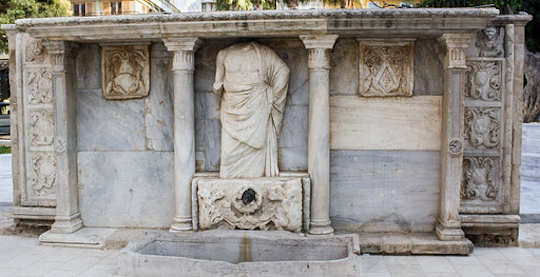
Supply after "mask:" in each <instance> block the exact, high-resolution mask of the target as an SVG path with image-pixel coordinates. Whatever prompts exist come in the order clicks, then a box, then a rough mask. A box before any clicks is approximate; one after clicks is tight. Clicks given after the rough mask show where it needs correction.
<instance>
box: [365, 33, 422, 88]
mask: <svg viewBox="0 0 540 277" xmlns="http://www.w3.org/2000/svg"><path fill="white" fill-rule="evenodd" d="M358 57H359V63H358V66H359V68H358V72H359V79H360V85H359V88H358V93H359V94H360V96H365V97H386V96H412V95H413V84H414V40H411V39H400V40H369V41H364V40H359V55H358Z"/></svg>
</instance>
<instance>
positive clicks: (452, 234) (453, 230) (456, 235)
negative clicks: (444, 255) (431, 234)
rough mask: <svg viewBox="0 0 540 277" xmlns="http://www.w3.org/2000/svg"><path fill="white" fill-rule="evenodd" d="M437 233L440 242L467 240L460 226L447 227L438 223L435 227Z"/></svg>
mask: <svg viewBox="0 0 540 277" xmlns="http://www.w3.org/2000/svg"><path fill="white" fill-rule="evenodd" d="M435 233H436V234H437V237H438V238H439V239H440V240H445V241H450V240H462V239H464V238H465V233H464V232H463V230H461V227H459V226H452V227H447V226H444V225H443V224H441V223H440V222H439V223H437V227H435Z"/></svg>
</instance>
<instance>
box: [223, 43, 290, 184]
mask: <svg viewBox="0 0 540 277" xmlns="http://www.w3.org/2000/svg"><path fill="white" fill-rule="evenodd" d="M288 81H289V68H288V67H287V65H286V64H285V63H284V62H283V61H282V60H281V59H280V58H279V57H278V55H277V54H276V53H275V52H274V51H273V50H272V49H270V48H268V47H266V46H263V45H260V44H258V43H254V42H252V43H242V44H235V45H232V46H230V47H228V48H226V49H223V50H221V51H219V53H218V56H217V60H216V79H215V83H214V91H216V93H218V94H219V93H221V91H223V90H224V92H223V95H222V98H221V126H222V129H221V130H222V132H221V165H220V176H221V177H224V178H236V177H261V176H278V175H279V168H278V141H279V133H280V129H281V122H282V120H283V111H284V108H285V101H286V99H287V87H288Z"/></svg>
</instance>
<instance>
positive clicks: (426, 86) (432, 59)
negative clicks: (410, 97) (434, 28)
mask: <svg viewBox="0 0 540 277" xmlns="http://www.w3.org/2000/svg"><path fill="white" fill-rule="evenodd" d="M443 59H444V49H443V48H442V46H441V44H440V43H438V42H437V40H434V39H419V40H417V41H416V42H415V47H414V95H442V94H443V73H444V72H443V68H444V67H443Z"/></svg>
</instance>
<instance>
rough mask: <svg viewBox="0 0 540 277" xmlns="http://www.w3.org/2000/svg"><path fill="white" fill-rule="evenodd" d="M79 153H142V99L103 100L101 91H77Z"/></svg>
mask: <svg viewBox="0 0 540 277" xmlns="http://www.w3.org/2000/svg"><path fill="white" fill-rule="evenodd" d="M77 139H78V144H77V147H78V149H79V151H120V150H123V151H143V150H145V144H146V142H145V128H144V100H142V99H137V100H129V101H107V100H105V98H103V95H102V94H101V90H100V89H98V90H78V95H77Z"/></svg>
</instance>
